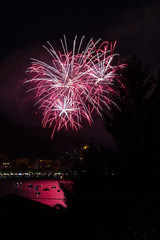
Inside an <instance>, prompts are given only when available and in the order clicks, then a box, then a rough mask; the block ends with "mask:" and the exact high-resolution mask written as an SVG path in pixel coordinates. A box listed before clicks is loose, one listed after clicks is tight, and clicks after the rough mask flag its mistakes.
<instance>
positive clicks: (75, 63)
mask: <svg viewBox="0 0 160 240" xmlns="http://www.w3.org/2000/svg"><path fill="white" fill-rule="evenodd" d="M60 41H61V44H62V50H63V51H62V52H60V51H58V52H56V51H55V49H54V48H53V46H52V45H51V44H50V43H49V42H48V47H46V46H43V47H44V48H45V49H46V50H47V51H48V53H49V55H50V57H51V59H52V64H50V65H49V64H47V63H45V62H42V61H40V60H37V59H33V58H32V65H31V66H30V67H29V68H28V70H27V71H28V72H29V73H30V74H32V75H33V77H32V78H31V79H29V80H27V81H26V82H27V83H31V84H32V87H31V88H30V89H29V90H28V92H29V91H35V93H36V94H35V96H36V98H37V99H38V100H37V101H36V103H35V105H38V106H39V109H42V112H43V118H42V125H43V127H46V126H47V125H48V126H49V127H51V126H52V127H53V131H52V136H51V138H52V137H53V135H54V133H55V131H59V130H60V129H62V128H65V129H66V130H68V128H72V129H75V130H78V129H79V128H81V127H82V119H83V118H85V119H87V121H88V123H89V124H90V125H91V124H92V123H93V119H92V117H91V115H92V112H93V111H94V110H96V111H97V113H98V114H100V115H101V111H102V110H103V106H107V107H109V105H110V104H111V101H112V100H111V96H112V94H113V92H114V90H113V86H114V84H115V79H118V76H117V74H116V72H117V70H118V69H119V68H122V67H123V66H124V65H123V64H122V65H119V66H117V65H116V66H113V65H112V62H113V58H114V57H115V56H116V54H113V50H114V48H115V44H116V43H114V45H112V44H111V45H109V43H108V42H103V43H102V44H101V45H100V46H98V45H99V42H100V39H98V40H97V41H96V42H93V39H90V41H89V42H88V44H87V46H86V47H85V48H84V50H81V49H82V44H83V41H84V36H83V37H82V38H81V40H80V43H79V45H78V48H77V47H76V41H77V36H76V37H75V39H74V41H73V48H72V51H68V46H67V41H66V38H65V36H64V39H63V40H60ZM97 46H98V47H97ZM109 47H110V48H109Z"/></svg>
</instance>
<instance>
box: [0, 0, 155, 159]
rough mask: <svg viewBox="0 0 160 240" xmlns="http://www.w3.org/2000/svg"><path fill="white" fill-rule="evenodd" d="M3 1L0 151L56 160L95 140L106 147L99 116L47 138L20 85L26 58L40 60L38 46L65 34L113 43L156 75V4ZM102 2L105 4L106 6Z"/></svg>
mask: <svg viewBox="0 0 160 240" xmlns="http://www.w3.org/2000/svg"><path fill="white" fill-rule="evenodd" d="M73 2H74V3H72V2H69V1H64V3H63V1H57V3H55V1H43V2H42V3H41V1H20V3H17V2H16V3H15V1H7V0H5V1H2V3H1V7H0V31H1V37H0V43H1V54H0V134H1V138H0V139H1V140H0V152H8V153H17V154H19V155H30V154H32V155H43V156H51V155H53V156H56V155H57V154H59V153H61V152H63V151H65V150H67V149H68V148H70V147H71V148H72V147H74V146H79V145H80V144H84V143H85V142H87V141H90V140H91V139H93V141H94V142H96V143H101V144H102V145H104V146H106V147H108V148H113V149H114V148H115V145H114V140H113V139H112V137H111V136H110V135H109V134H108V133H107V132H106V131H105V129H104V127H103V124H102V121H101V119H100V117H97V116H95V117H94V120H95V124H94V126H93V127H89V126H88V125H86V126H85V127H84V129H82V130H80V131H79V132H73V131H69V132H65V131H61V132H58V133H57V134H55V136H54V138H53V139H52V140H51V139H50V135H51V131H50V130H48V129H42V127H41V125H40V119H38V118H35V111H36V109H35V108H34V107H33V98H32V96H29V95H27V94H26V93H25V92H26V87H25V86H24V85H23V82H24V80H25V79H26V77H27V76H26V73H25V71H26V69H27V68H28V67H29V65H30V57H35V58H39V57H41V58H43V54H44V49H43V48H42V44H44V45H45V44H46V42H47V40H49V41H50V42H51V43H52V45H53V46H54V47H55V48H56V47H57V48H58V47H59V46H60V43H59V39H60V38H62V36H63V34H65V35H66V37H67V40H68V42H71V41H73V38H74V36H75V35H78V37H79V38H81V37H82V35H85V36H86V39H87V40H89V39H90V38H91V37H94V39H95V40H96V39H98V38H102V40H104V41H105V40H108V41H115V40H117V41H118V43H117V47H116V50H115V52H118V53H119V54H120V56H121V58H122V59H124V61H125V59H126V58H127V57H128V56H130V55H133V54H134V55H137V56H138V58H139V59H140V60H142V61H143V63H144V64H148V65H149V66H150V67H151V69H152V70H153V72H154V73H155V74H156V73H157V72H158V70H159V62H160V48H159V43H160V27H159V23H160V14H159V13H160V3H159V1H155V0H152V1H149V0H148V1H147V0H146V1H145V0H134V1H103V2H102V1H90V2H87V1H84V2H82V1H73ZM104 2H105V4H104Z"/></svg>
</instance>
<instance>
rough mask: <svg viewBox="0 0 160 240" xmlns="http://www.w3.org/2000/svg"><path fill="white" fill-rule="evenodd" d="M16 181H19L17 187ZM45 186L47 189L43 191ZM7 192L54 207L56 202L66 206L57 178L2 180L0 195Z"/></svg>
mask: <svg viewBox="0 0 160 240" xmlns="http://www.w3.org/2000/svg"><path fill="white" fill-rule="evenodd" d="M17 183H19V187H16V184H17ZM30 184H31V185H33V187H29V185H30ZM37 185H39V187H38V189H37V190H35V187H37ZM40 185H41V186H40ZM45 188H48V189H49V190H48V191H44V190H43V189H45ZM36 192H39V194H36ZM7 194H17V195H20V196H22V197H25V198H28V199H31V200H34V201H37V202H40V203H43V204H46V205H49V206H51V207H54V206H55V205H56V204H58V205H59V204H60V205H62V206H63V207H67V206H66V204H65V202H64V199H65V197H64V193H63V191H62V190H61V189H60V186H59V183H58V181H57V180H41V179H36V180H35V179H27V180H24V179H15V180H6V181H2V182H1V184H0V197H3V196H5V195H7Z"/></svg>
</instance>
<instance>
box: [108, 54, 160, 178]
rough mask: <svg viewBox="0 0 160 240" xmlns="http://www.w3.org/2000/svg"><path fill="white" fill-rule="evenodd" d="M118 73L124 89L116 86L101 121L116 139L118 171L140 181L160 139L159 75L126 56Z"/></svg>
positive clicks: (146, 170)
mask: <svg viewBox="0 0 160 240" xmlns="http://www.w3.org/2000/svg"><path fill="white" fill-rule="evenodd" d="M120 75H121V78H122V82H123V84H124V86H125V90H124V89H122V87H117V89H116V91H115V92H116V93H115V94H114V96H113V101H114V103H115V104H113V106H112V109H111V112H110V113H104V125H105V127H106V129H107V131H109V132H110V133H111V134H112V136H113V137H114V138H115V140H116V142H117V146H118V149H119V155H120V159H121V161H120V162H119V163H120V166H119V167H120V171H121V173H123V174H124V173H125V174H127V175H128V176H132V177H133V176H135V177H134V181H135V178H136V179H137V181H138V182H139V180H140V178H141V179H142V178H143V177H144V175H146V174H148V170H150V165H152V161H151V156H152V154H153V153H154V151H155V152H156V154H157V150H158V146H159V145H158V144H159V142H160V141H159V140H160V127H159V120H160V118H159V117H158V115H159V114H158V112H159V105H160V101H159V100H160V83H159V81H158V79H159V77H158V79H157V80H156V79H155V78H154V77H153V74H152V73H151V72H150V71H149V68H148V66H144V65H143V64H142V63H141V62H140V61H138V60H137V58H136V57H132V58H131V59H129V60H128V62H127V66H126V68H125V69H123V70H120ZM158 151H159V150H158ZM153 165H154V163H153ZM142 176H143V177H142Z"/></svg>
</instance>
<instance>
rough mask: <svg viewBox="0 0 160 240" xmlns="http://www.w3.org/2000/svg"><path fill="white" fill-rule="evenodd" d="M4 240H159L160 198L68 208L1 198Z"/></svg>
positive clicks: (119, 199)
mask: <svg viewBox="0 0 160 240" xmlns="http://www.w3.org/2000/svg"><path fill="white" fill-rule="evenodd" d="M0 219H1V223H0V234H1V236H3V238H4V239H67V240H70V239H88V240H89V239H97V240H102V239H107V240H111V239H123V240H125V239H126V240H132V239H137V240H141V239H144V240H146V239H147V240H148V239H152V240H155V239H157V240H158V239H160V197H158V196H141V197H139V198H138V197H135V198H134V197H108V198H101V199H100V198H97V199H96V198H95V199H93V198H91V199H89V198H88V199H81V200H80V199H79V200H77V201H75V202H74V203H73V204H72V206H70V207H69V208H68V209H67V210H66V209H56V208H51V207H49V206H47V205H43V204H41V203H38V202H34V201H32V200H28V199H25V198H22V197H20V196H17V195H7V196H5V197H3V198H1V199H0Z"/></svg>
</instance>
